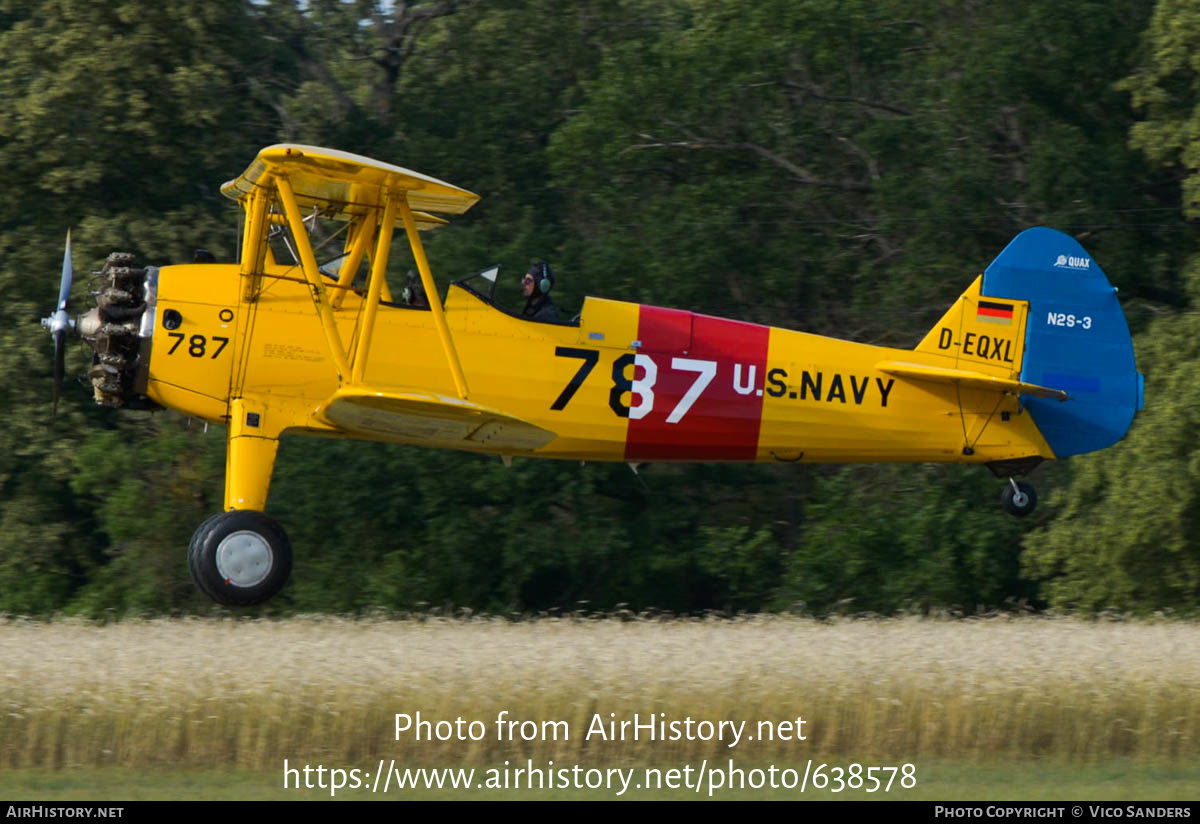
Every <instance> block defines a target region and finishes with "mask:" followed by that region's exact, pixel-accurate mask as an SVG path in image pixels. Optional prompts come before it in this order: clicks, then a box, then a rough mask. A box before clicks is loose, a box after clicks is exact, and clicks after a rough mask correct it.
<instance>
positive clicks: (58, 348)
mask: <svg viewBox="0 0 1200 824" xmlns="http://www.w3.org/2000/svg"><path fill="white" fill-rule="evenodd" d="M73 278H74V271H73V270H72V266H71V230H70V229H68V230H67V248H66V249H65V250H63V266H62V280H61V281H60V282H59V286H58V307H57V308H56V309H55V310H54V314H52V315H51V316H50V317H48V318H42V326H43V327H45V328H46V329H49V330H50V336H51V337H53V338H54V407H53V410H52V411H51V414H50V418H51V420H53V418H54V416H55V415H56V414H58V399H59V397H60V396H61V395H62V385H63V373H64V372H65V371H66V358H67V330H69V329H74V328H75V322H74V321H73V320H71V316H70V315H68V314H67V297H68V296H69V295H70V294H71V281H72V279H73Z"/></svg>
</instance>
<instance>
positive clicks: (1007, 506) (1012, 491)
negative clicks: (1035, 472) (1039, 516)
mask: <svg viewBox="0 0 1200 824" xmlns="http://www.w3.org/2000/svg"><path fill="white" fill-rule="evenodd" d="M1000 506H1002V507H1004V511H1005V512H1007V513H1008V514H1009V515H1016V516H1017V517H1023V516H1025V515H1028V514H1029V513H1030V512H1033V510H1034V507H1036V506H1037V492H1035V491H1034V489H1033V486H1032V485H1031V484H1027V483H1025V482H1024V481H1018V480H1016V479H1015V478H1009V479H1008V485H1007V486H1006V487H1004V491H1003V492H1002V493H1000Z"/></svg>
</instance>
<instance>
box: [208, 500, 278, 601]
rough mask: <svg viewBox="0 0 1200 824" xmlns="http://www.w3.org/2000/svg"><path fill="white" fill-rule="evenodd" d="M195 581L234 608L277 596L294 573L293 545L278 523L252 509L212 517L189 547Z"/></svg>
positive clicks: (222, 513) (217, 599)
mask: <svg viewBox="0 0 1200 824" xmlns="http://www.w3.org/2000/svg"><path fill="white" fill-rule="evenodd" d="M188 569H190V570H191V573H192V580H194V581H195V582H196V586H198V587H200V589H202V590H203V591H204V593H205V594H206V595H208V597H209V598H212V599H213V600H214V601H216V602H217V603H220V604H226V605H228V606H232V607H249V606H255V605H257V604H263V603H266V602H267V601H269V600H271V599H272V598H274V597H275V595H276V594H277V593H278V592H279V590H281V589H283V585H284V584H286V583H287V579H288V576H289V575H290V574H291V572H292V544H291V542H290V541H288V537H287V533H286V532H284V531H283V527H281V526H280V525H279V524H278V523H277V522H276V521H275V520H273V519H271V518H268V517H267V516H266V515H264V514H263V513H261V512H256V511H254V510H251V509H235V510H232V511H230V512H221V513H218V514H216V515H213V516H212V517H211V518H209V519H208V520H206V521H204V523H202V524H200V526H199V528H198V529H197V530H196V532H195V534H193V535H192V542H191V543H190V544H189V545H188Z"/></svg>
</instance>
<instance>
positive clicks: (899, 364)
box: [875, 361, 1067, 401]
mask: <svg viewBox="0 0 1200 824" xmlns="http://www.w3.org/2000/svg"><path fill="white" fill-rule="evenodd" d="M875 368H876V369H878V370H879V371H880V372H886V373H887V374H889V375H895V376H896V377H898V378H911V379H913V380H921V381H934V382H936V383H957V384H960V385H962V386H969V387H971V388H972V389H990V390H993V391H996V392H1008V393H1010V394H1014V395H1036V396H1037V397H1039V398H1055V399H1057V400H1060V401H1065V400H1066V399H1067V393H1066V392H1064V391H1063V390H1061V389H1051V388H1050V387H1048V386H1039V385H1038V384H1036V383H1025V382H1024V381H1016V380H1011V379H1009V378H998V377H995V376H993V375H988V374H985V373H983V372H975V371H973V370H970V369H950V368H947V367H942V366H926V365H924V364H919V363H905V362H903V361H882V362H880V363H877V364H875Z"/></svg>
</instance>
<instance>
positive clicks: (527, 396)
mask: <svg viewBox="0 0 1200 824" xmlns="http://www.w3.org/2000/svg"><path fill="white" fill-rule="evenodd" d="M297 272H298V270H297V269H295V268H290V269H289V268H285V267H274V268H268V271H267V272H266V273H265V276H264V277H263V280H262V288H261V291H260V292H259V293H258V294H257V295H256V297H255V299H254V300H246V299H245V298H244V295H245V289H244V288H243V283H242V277H241V276H239V268H238V266H236V265H180V266H170V267H164V268H163V269H161V270H160V271H159V281H158V302H157V312H156V314H157V316H158V317H157V319H156V322H155V333H154V341H153V348H152V356H151V361H150V367H149V380H148V383H147V388H146V394H147V395H148V396H149V397H150V398H151V399H152V400H154V401H156V402H158V403H160V404H162V405H164V406H167V407H171V408H174V409H177V410H179V411H181V412H183V413H185V414H188V415H192V416H195V417H198V418H202V419H205V420H209V421H213V422H224V421H229V420H230V415H231V408H232V404H234V403H237V404H240V406H239V411H240V409H241V408H244V409H245V410H247V411H249V412H251V413H252V414H253V415H254V416H255V417H254V418H253V420H254V421H255V422H256V425H257V426H259V427H261V431H262V432H263V433H264V434H266V435H268V436H272V437H277V436H278V434H281V433H287V432H305V433H308V434H319V435H326V436H333V437H358V438H364V439H371V440H399V441H403V440H405V439H404V438H396V437H388V436H384V435H380V436H373V435H368V434H363V433H361V432H357V433H348V432H345V431H343V430H341V429H339V428H337V427H336V426H333V425H331V424H330V423H329V422H328V421H327V420H325V419H324V418H323V416H322V415H321V414H320V410H321V405H322V403H324V402H325V401H326V400H327V399H328V398H329V397H330V396H331V395H332V394H333V393H334V392H335V390H337V388H338V386H339V376H338V374H337V371H336V368H335V366H334V363H333V360H332V359H331V356H330V352H329V351H328V347H327V345H326V343H325V341H326V338H325V337H324V336H323V334H322V330H321V326H320V320H319V317H318V313H317V312H316V311H314V301H313V297H312V291H311V288H310V286H309V285H308V284H306V283H305V282H303V277H302V275H301V276H298V275H297ZM973 289H974V291H975V297H976V298H977V293H978V282H976V285H975V287H973ZM971 299H972V292H971V290H968V293H967V294H965V295H964V296H963V298H960V301H959V303H958V304H956V306H955V307H953V308H952V309H951V311H950V312H949V313H947V315H946V317H945V318H943V320H942V322H941V323H940V324H939V326H937V327H935V328H934V329H933V330H932V331H931V332H930V333H929V336H928V337H927V338H926V340H925V341H924V342H923V343H922V344H921V345H920V346H918V347H917V349H916V350H915V351H913V350H900V349H890V348H885V347H878V346H871V345H867V344H861V343H853V342H847V341H840V340H836V339H831V338H826V337H821V336H817V335H810V334H804V333H801V332H792V331H788V330H785V329H777V328H773V327H765V326H759V325H756V324H749V323H743V322H739V321H729V320H723V319H719V318H713V317H709V316H704V315H698V314H694V313H691V312H683V311H678V310H670V309H660V308H657V307H651V306H644V305H638V304H632V303H624V302H620V301H611V300H603V299H597V298H588V299H586V300H585V302H584V305H583V311H582V312H581V313H580V319H579V322H578V324H577V325H572V324H565V323H564V324H547V323H538V322H534V321H531V320H527V319H524V318H521V317H519V316H516V315H512V314H508V313H506V312H504V311H502V310H500V309H498V308H497V307H495V306H493V305H491V304H489V303H488V302H487V301H486V300H484V299H482V298H481V297H480V296H478V295H476V294H475V293H473V292H471V291H469V290H468V289H465V288H463V287H461V286H457V285H452V286H451V287H450V290H449V295H448V298H447V300H446V303H445V317H446V321H447V323H448V325H449V328H450V331H451V333H452V335H453V339H454V344H455V347H456V348H457V352H458V356H459V358H460V360H461V363H462V367H463V374H464V375H465V378H466V382H467V388H468V392H469V399H470V401H471V402H472V403H477V404H481V405H484V406H488V407H493V408H496V409H502V410H505V411H506V412H508V413H510V414H511V415H513V416H516V417H519V418H523V419H524V420H526V421H528V422H530V423H532V424H534V425H536V426H538V427H542V428H544V429H546V430H549V431H551V432H553V433H555V434H556V436H557V437H555V438H554V440H552V441H551V442H550V443H548V444H547V445H545V446H543V447H541V448H538V449H536V450H532V451H529V452H524V453H522V452H520V451H517V452H515V454H530V455H536V456H539V457H550V458H574V459H582V460H611V461H634V462H641V461H664V460H694V461H712V460H735V461H789V462H790V461H798V460H803V461H805V462H811V461H822V462H843V461H964V462H978V463H982V462H989V461H999V460H1007V459H1015V458H1024V457H1031V456H1041V457H1044V458H1052V457H1054V455H1053V452H1052V451H1051V449H1050V448H1049V446H1048V445H1047V444H1046V442H1045V440H1044V438H1043V437H1042V435H1041V433H1040V432H1039V431H1038V429H1037V427H1036V426H1035V424H1034V422H1033V420H1032V417H1031V416H1030V415H1029V414H1026V413H1023V412H1022V409H1021V406H1020V402H1019V400H1018V398H1017V397H1016V396H1015V395H1013V394H1011V393H1010V394H1006V393H1002V392H996V391H987V390H983V389H976V388H968V387H965V386H959V385H956V384H951V383H945V382H942V383H938V382H927V381H914V380H905V379H903V378H900V377H896V376H894V375H893V374H889V373H888V372H885V371H881V370H879V369H877V368H876V365H877V364H880V363H885V362H888V361H895V360H898V359H899V360H904V361H906V362H908V363H915V364H928V365H932V366H949V367H954V366H959V367H960V368H961V367H969V368H971V369H972V370H975V371H979V372H984V373H986V374H990V375H995V376H997V377H1013V376H1016V375H1017V374H1019V372H1020V368H1021V363H1020V356H1021V349H1022V343H1023V341H1022V335H1023V328H1024V324H1023V319H1024V318H1023V313H1024V306H1023V304H1022V303H1021V302H1017V303H1016V309H1017V316H1016V317H1013V318H1010V319H1009V320H1008V322H1007V323H1005V324H1001V325H996V324H994V323H988V324H983V323H977V322H976V321H977V317H976V314H975V312H974V310H973V309H972V307H973V305H974V304H972V303H970V300H971ZM964 302H965V303H964ZM363 306H364V298H363V296H362V295H361V294H359V293H358V292H357V291H353V290H346V295H345V298H344V300H343V301H342V302H341V305H340V307H338V308H337V310H336V311H335V313H334V317H335V320H336V324H337V328H338V332H339V334H340V337H341V339H342V340H346V341H353V340H356V339H357V336H356V335H355V331H356V328H357V326H358V324H361V323H362V320H363V314H364V313H363ZM168 310H174V311H175V312H178V313H179V316H180V317H181V322H180V323H179V325H178V326H177V328H175V329H173V330H168V329H166V328H164V326H163V323H162V318H163V317H164V313H165V312H167V311H168ZM347 357H348V359H349V361H350V362H351V363H353V362H354V360H355V358H356V353H355V352H353V351H350V352H348V353H347ZM363 383H364V384H366V385H368V386H371V387H394V388H406V387H420V388H422V389H424V390H427V391H432V392H437V393H441V394H444V395H447V396H454V395H455V393H456V386H455V383H454V380H453V378H452V374H451V371H450V368H449V366H448V363H447V359H446V356H445V354H444V351H443V348H442V346H441V344H440V343H439V338H438V335H437V332H436V329H435V326H434V320H433V315H432V313H431V312H430V311H429V310H428V309H420V308H414V307H408V306H399V305H393V304H381V305H380V306H379V310H378V316H377V319H376V321H375V328H374V333H373V342H372V343H371V349H370V353H369V358H367V362H366V363H365V371H364V374H363ZM239 425H240V422H239ZM460 446H461V448H464V449H471V450H475V451H482V452H494V451H503V452H504V453H506V454H514V451H513V450H511V449H505V450H495V449H490V448H489V447H488V446H487V444H476V443H471V442H464V443H462V444H461V445H460Z"/></svg>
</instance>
